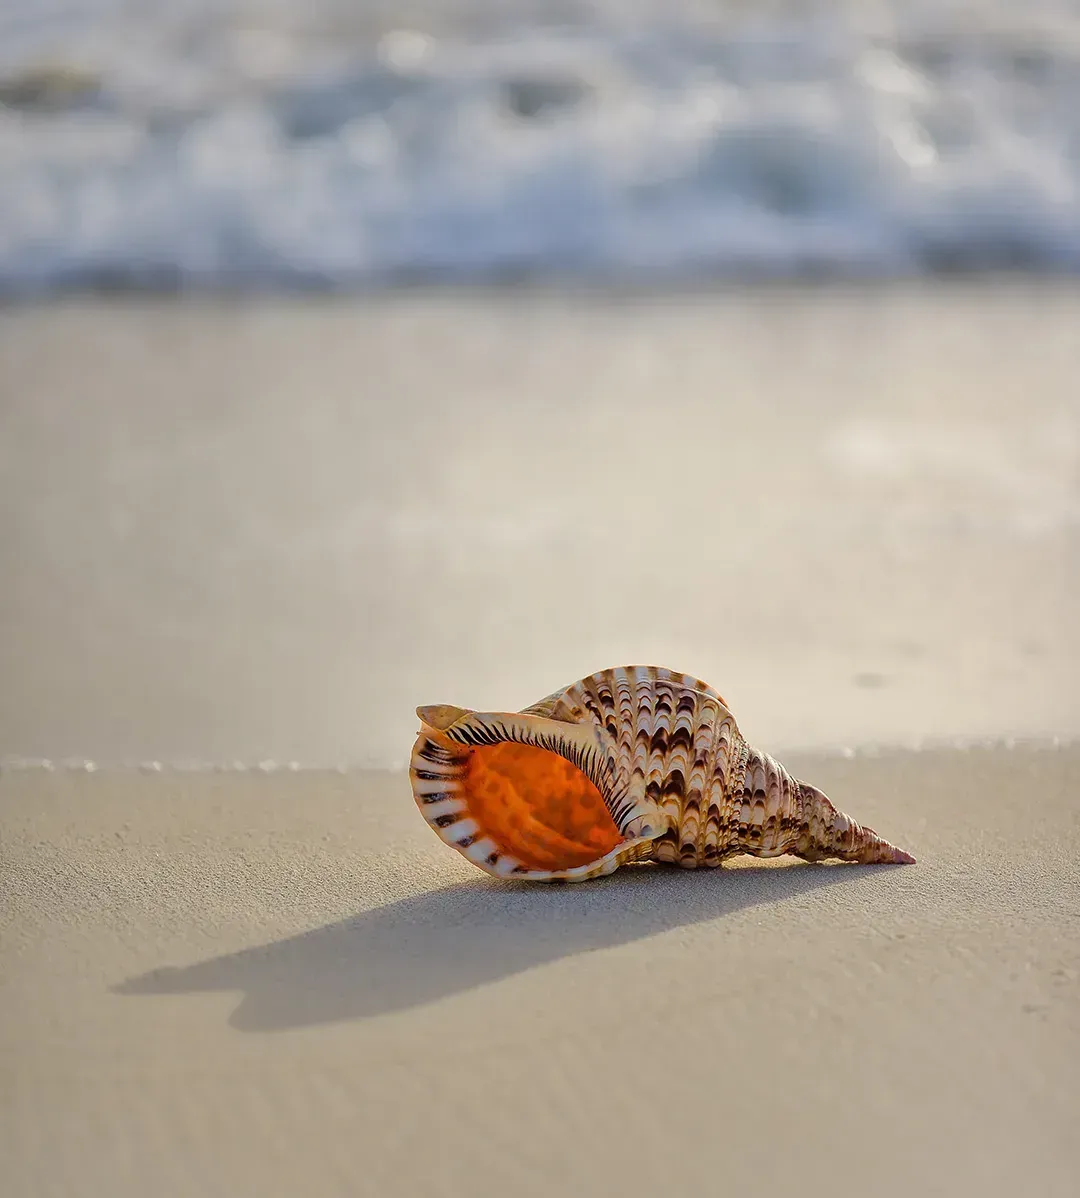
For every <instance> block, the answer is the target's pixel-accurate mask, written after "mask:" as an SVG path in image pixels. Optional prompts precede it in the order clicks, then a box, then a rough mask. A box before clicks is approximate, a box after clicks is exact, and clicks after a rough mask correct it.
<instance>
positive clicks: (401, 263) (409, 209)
mask: <svg viewBox="0 0 1080 1198" xmlns="http://www.w3.org/2000/svg"><path fill="white" fill-rule="evenodd" d="M869 7H870V6H855V5H847V4H843V3H838V4H837V5H836V7H835V9H834V11H833V15H832V16H831V17H830V18H826V17H822V16H820V15H817V16H808V15H806V14H805V11H804V9H803V7H802V6H799V5H792V6H791V11H790V12H789V13H788V14H787V15H783V13H781V15H777V16H773V17H770V18H769V19H765V18H757V19H755V20H753V21H748V20H747V18H746V16H745V13H744V12H742V11H741V10H740V9H739V8H738V6H736V8H734V9H732V10H731V11H730V12H727V11H726V10H719V11H714V10H715V6H705V7H704V8H702V6H700V5H695V4H693V3H692V2H691V0H682V2H681V3H679V4H666V3H661V0H655V3H654V4H652V5H640V6H637V10H636V11H637V12H638V13H639V14H641V13H644V14H645V15H644V17H640V18H639V19H638V20H637V22H636V23H635V24H633V25H632V26H631V25H629V24H627V21H626V20H624V19H618V18H617V16H616V15H615V14H618V12H619V11H620V8H619V6H617V5H616V6H611V5H607V4H604V3H602V2H601V0H593V3H591V4H586V3H584V2H582V3H580V4H578V5H576V6H575V11H576V17H577V23H576V24H572V25H568V26H566V27H563V28H560V29H552V28H547V27H541V26H540V25H538V24H537V22H536V21H535V19H533V18H535V16H536V12H535V11H534V10H536V6H535V5H529V4H528V3H526V2H525V0H519V3H518V4H517V6H516V11H517V20H516V24H515V22H514V19H513V13H514V11H515V10H514V9H513V8H506V9H505V11H502V10H500V8H499V6H495V7H494V8H491V9H490V12H489V20H490V22H491V24H492V27H493V28H494V25H495V21H496V18H498V20H499V26H498V28H499V29H500V31H501V30H503V29H505V28H506V27H507V26H508V25H509V26H510V27H511V28H512V29H513V33H512V35H505V34H504V33H502V32H499V33H498V34H496V33H495V32H488V33H485V32H483V29H482V27H481V28H480V30H479V31H478V30H477V26H476V24H475V22H473V23H471V24H467V23H466V21H465V19H464V18H465V16H466V15H468V14H469V13H474V12H475V10H476V5H475V3H472V4H467V3H465V0H459V4H458V5H457V10H459V11H460V13H461V20H459V21H458V22H457V23H456V24H455V21H454V20H453V16H452V14H453V13H454V11H456V10H455V6H454V5H452V4H450V5H443V6H442V7H438V6H437V7H436V8H433V10H432V13H433V15H432V19H431V24H432V29H433V30H435V31H436V33H441V36H436V34H435V33H427V32H422V31H411V30H394V29H393V28H392V27H389V28H387V27H385V22H384V23H383V24H382V25H380V23H379V22H378V21H376V20H375V17H374V15H373V16H372V17H371V20H370V22H369V24H370V26H371V28H367V27H366V26H365V27H364V28H363V29H360V28H357V29H354V30H351V31H350V33H349V35H348V36H344V35H343V34H342V31H341V21H342V20H344V17H343V16H342V14H341V10H340V9H339V8H337V7H335V6H334V5H330V4H325V3H324V4H317V5H315V6H314V8H313V9H312V10H311V11H310V12H309V11H308V9H307V6H300V4H299V0H293V3H283V4H282V5H280V6H278V7H276V8H275V9H274V10H273V11H272V12H268V13H266V14H264V16H263V17H262V23H261V26H260V28H258V29H255V30H252V29H245V28H242V27H236V26H233V25H230V24H229V23H228V22H227V21H226V20H225V16H224V15H223V10H220V8H219V6H216V5H214V4H210V3H207V2H206V0H199V3H196V2H195V0H186V2H185V3H183V4H179V5H171V6H167V5H165V4H164V2H163V0H162V2H161V3H147V4H146V5H143V6H141V11H140V14H139V16H138V17H137V18H133V17H132V14H131V12H130V11H126V10H125V9H124V7H123V6H120V5H119V4H116V3H111V2H109V0H96V3H91V4H87V5H84V6H82V8H81V10H80V12H79V14H78V15H76V14H75V13H73V12H68V11H66V9H65V8H63V7H61V8H59V9H57V11H55V12H53V11H51V9H50V6H49V5H48V4H45V3H44V2H43V3H41V4H40V6H39V7H38V9H37V16H36V18H34V19H31V18H29V17H27V16H26V14H25V5H23V4H22V3H21V0H0V31H2V34H3V35H2V36H0V44H2V45H3V50H2V51H0V82H2V81H5V80H6V81H7V84H8V94H9V96H11V97H12V99H11V103H10V105H9V107H8V108H6V109H5V108H0V290H7V291H9V292H23V291H32V290H35V289H40V288H48V287H50V286H59V285H64V284H68V283H80V284H86V283H93V282H100V281H102V280H110V281H120V282H124V283H127V284H133V285H139V284H156V283H162V282H169V283H183V284H187V285H191V286H205V287H218V286H225V285H230V284H235V283H245V284H254V285H270V284H273V285H292V284H316V285H319V284H326V285H344V284H371V283H379V282H384V281H388V280H390V281H392V280H398V279H403V278H418V277H419V278H433V279H472V278H478V277H479V278H485V277H492V276H500V275H505V274H506V273H507V272H518V271H525V272H529V271H533V272H538V273H540V274H544V273H555V274H563V275H567V274H576V275H582V274H584V275H589V276H596V277H613V276H614V277H624V278H625V277H630V278H656V277H667V276H672V275H675V276H680V275H687V274H697V273H705V272H716V271H720V272H730V271H740V272H750V273H757V274H779V273H790V272H791V271H793V270H803V269H810V268H813V269H817V270H821V271H825V272H843V273H849V274H850V273H855V274H863V275H866V274H890V273H910V272H918V271H926V270H935V269H940V268H954V267H959V268H964V267H969V268H977V267H992V268H993V267H1005V266H1015V265H1022V266H1025V267H1027V268H1030V269H1033V270H1044V271H1064V270H1070V271H1071V270H1076V269H1077V268H1080V14H1078V13H1077V12H1076V10H1075V6H1073V5H1071V4H1069V3H1067V2H1066V0H1058V2H1057V3H1042V4H1037V3H1034V4H1030V5H1027V6H1025V7H1024V9H1023V14H1022V16H1021V15H1019V10H1018V9H1017V8H1016V6H1006V5H1003V4H1002V3H999V2H998V0H982V3H981V4H979V5H977V6H976V7H977V9H978V12H976V13H975V15H974V16H972V15H971V14H969V16H968V19H967V20H965V21H963V22H959V21H953V22H949V20H948V17H949V12H948V7H949V6H941V9H940V11H932V10H930V9H927V10H926V11H923V10H922V9H920V8H919V6H912V5H911V4H907V3H904V4H901V3H900V0H893V4H892V7H891V10H890V8H889V7H884V8H882V7H880V6H875V8H876V10H877V14H878V17H877V18H876V19H875V23H873V24H871V23H870V19H869V17H868V16H867V15H865V14H864V13H863V8H869ZM481 8H483V6H481ZM706 10H708V11H710V12H711V14H712V15H711V18H710V19H709V20H708V21H705V19H704V17H703V16H702V13H703V12H705V11H706ZM389 11H390V10H387V12H389ZM484 11H488V10H487V9H484ZM537 11H538V10H537ZM198 12H204V15H203V16H202V17H201V18H200V19H196V16H195V14H197V13H198ZM206 13H209V14H210V15H205V14H206ZM882 13H884V19H881V14H882ZM448 14H449V15H448ZM383 16H386V13H383ZM976 18H977V19H976ZM357 21H359V18H357ZM361 24H362V22H361ZM301 26H302V27H303V28H301ZM192 29H195V30H197V31H198V30H201V31H202V32H203V34H204V36H202V37H193V36H192ZM118 30H122V36H121V34H120V33H119V32H117V31H118ZM380 30H381V36H380ZM46 63H48V64H59V65H60V66H61V67H64V68H66V69H67V70H68V86H69V93H70V94H69V96H68V98H67V99H63V98H62V96H61V94H60V93H61V92H62V90H63V87H62V86H61V85H60V84H57V83H56V82H55V80H54V84H53V91H52V93H51V95H52V99H49V98H48V96H47V95H46V93H47V92H48V88H46V87H45V86H44V85H43V83H42V76H41V74H40V68H41V67H42V65H43V64H46ZM76 70H82V71H85V72H86V73H87V80H88V82H85V83H84V84H82V85H79V86H76V87H74V90H73V91H72V89H71V86H70V83H71V79H72V78H74V72H75V71H76ZM35 71H38V75H37V76H35V75H34V72H35ZM35 78H36V80H37V82H36V83H35ZM16 83H18V84H20V86H19V87H16V86H15V84H16ZM80 87H81V90H80Z"/></svg>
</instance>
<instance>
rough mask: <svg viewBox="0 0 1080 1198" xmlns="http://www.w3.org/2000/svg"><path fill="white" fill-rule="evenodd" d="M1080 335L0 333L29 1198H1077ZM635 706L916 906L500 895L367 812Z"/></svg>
mask: <svg viewBox="0 0 1080 1198" xmlns="http://www.w3.org/2000/svg"><path fill="white" fill-rule="evenodd" d="M1078 328H1080V292H1078V291H1077V290H1076V289H1075V288H1071V289H1070V288H1060V289H1053V288H1024V287H1018V286H1011V285H1010V286H1007V287H1006V286H1002V287H997V288H989V289H981V288H965V287H945V286H939V287H937V288H918V287H911V288H907V287H900V288H892V289H881V290H875V289H862V290H860V289H843V288H836V289H821V290H815V289H802V290H799V289H781V288H777V289H771V290H770V289H759V290H753V291H731V292H721V293H719V294H710V295H704V294H702V295H683V296H668V297H657V296H643V295H624V296H611V295H607V296H588V295H577V296H574V295H561V296H557V295H550V294H549V295H529V294H528V293H514V292H507V293H505V294H480V293H477V294H473V295H470V296H453V295H441V296H439V295H435V296H432V295H401V296H397V297H395V298H393V299H388V300H383V301H379V302H375V301H371V302H354V301H330V300H326V301H318V302H300V301H297V302H295V303H288V304H285V303H281V302H256V303H227V302H222V303H219V304H206V303H190V304H184V303H181V304H174V303H155V304H145V303H136V302H131V301H117V302H115V303H102V302H97V303H91V302H85V303H83V302H80V303H72V304H68V305H60V306H56V307H49V308H42V309H36V310H35V309H9V310H6V311H0V574H2V578H3V585H2V586H0V678H2V680H3V682H2V685H0V760H2V761H6V763H7V764H6V767H5V768H3V769H0V1179H2V1181H0V1194H2V1195H3V1198H50V1196H53V1195H63V1196H68V1195H73V1196H77V1198H86V1196H91V1198H97V1196H98V1195H100V1196H102V1198H136V1196H138V1198H143V1196H145V1195H150V1194H152V1195H155V1198H157V1196H163V1198H171V1196H173V1195H176V1196H178V1198H179V1196H182V1198H187V1196H189V1195H191V1196H198V1198H205V1196H207V1195H216V1194H222V1195H224V1194H228V1195H230V1198H235V1196H246V1195H253V1196H254V1195H258V1196H259V1198H268V1196H274V1195H283V1196H284V1195H288V1196H295V1195H301V1194H303V1195H338V1194H340V1195H349V1196H357V1195H359V1196H366V1195H371V1196H372V1198H382V1196H384V1195H385V1196H387V1198H413V1196H414V1195H425V1196H426V1195H434V1196H440V1198H441V1196H447V1198H456V1196H458V1195H461V1196H462V1198H466V1196H467V1198H484V1196H486V1195H495V1194H500V1195H506V1194H512V1195H521V1196H524V1198H528V1196H529V1195H533V1194H536V1195H540V1194H548V1193H550V1192H552V1190H554V1189H558V1190H559V1191H561V1192H563V1193H571V1194H588V1195H599V1196H601V1198H603V1196H606V1195H611V1196H612V1198H615V1196H619V1198H628V1196H632V1195H638V1194H640V1195H646V1194H649V1195H652V1194H656V1193H658V1192H673V1193H680V1194H681V1193H686V1194H690V1193H693V1194H725V1193H728V1192H732V1193H745V1194H758V1193H764V1194H772V1193H791V1192H798V1193H800V1194H804V1195H817V1194H821V1195H829V1196H831V1198H840V1196H843V1195H847V1194H852V1195H854V1194H872V1195H884V1196H889V1195H894V1194H895V1195H901V1194H903V1195H904V1196H905V1198H907V1196H909V1195H911V1194H912V1193H916V1194H948V1195H954V1194H967V1193H978V1194H981V1195H990V1196H993V1195H998V1194H1000V1195H1009V1196H1010V1198H1013V1196H1014V1195H1016V1194H1018V1193H1020V1194H1032V1195H1039V1198H1055V1196H1056V1195H1072V1194H1074V1193H1075V1189H1076V1177H1077V1174H1078V1169H1080V1143H1078V1141H1077V1137H1076V1134H1075V1126H1076V1114H1077V1111H1078V1110H1080V866H1078V864H1077V862H1078V859H1080V802H1078V795H1080V740H1078V738H1080V683H1078V681H1077V677H1076V662H1077V660H1078V655H1080V620H1077V618H1076V601H1075V597H1076V594H1077V591H1078V584H1080V538H1078V536H1077V530H1078V528H1080V411H1078V408H1080V392H1078V391H1077V387H1076V379H1077V378H1078V377H1080V337H1078V336H1077V333H1076V330H1077V329H1078ZM634 661H654V662H658V663H660V664H666V665H670V666H674V667H677V668H681V669H687V670H691V671H693V672H695V673H697V674H699V675H701V676H703V677H705V678H707V679H708V680H709V681H710V682H713V683H714V684H715V685H716V686H717V687H718V688H719V689H720V690H721V691H722V692H723V693H724V694H725V695H726V696H727V698H728V699H729V701H730V702H731V705H732V707H733V709H734V710H735V712H736V714H737V715H738V717H739V720H740V723H741V725H742V727H743V729H744V731H745V732H746V734H747V735H748V737H750V738H751V739H752V740H753V741H754V742H755V743H757V744H758V745H760V746H761V747H762V748H766V749H769V750H772V751H775V752H776V753H777V754H778V755H779V756H781V757H782V759H784V760H785V761H786V763H787V764H788V765H789V766H790V767H791V768H792V769H793V770H795V771H796V772H797V773H798V774H799V775H800V776H802V777H804V778H806V779H807V780H809V781H812V782H814V783H815V784H817V785H819V786H821V787H822V788H823V789H825V790H826V791H827V792H828V793H830V794H831V796H832V797H833V798H834V799H835V800H836V801H837V803H838V804H839V805H840V806H841V807H843V808H844V809H846V810H847V811H849V812H850V813H851V814H852V815H854V816H855V817H857V818H858V819H860V820H862V821H864V822H867V823H869V824H871V825H873V826H874V827H875V828H876V829H877V830H878V831H879V832H880V833H881V834H882V835H884V836H887V837H888V838H889V839H890V840H892V841H894V842H895V843H896V844H898V845H900V846H902V847H904V848H906V849H909V850H910V851H912V852H914V853H915V855H916V856H917V858H918V864H917V865H915V866H910V867H902V868H889V867H874V868H858V867H846V866H827V865H817V866H810V865H805V864H801V863H794V862H788V861H779V862H775V863H770V864H768V865H762V864H755V863H754V862H751V861H743V862H741V863H739V864H738V865H736V866H733V867H730V868H725V869H724V870H722V871H719V872H701V873H686V874H684V873H681V872H679V871H667V870H660V869H643V870H632V871H625V870H624V871H621V872H620V873H619V874H617V875H615V876H614V877H613V878H610V879H607V880H604V881H602V882H597V883H593V884H589V885H587V886H584V887H576V888H562V889H559V888H556V889H553V888H536V887H533V888H530V887H522V886H515V885H512V884H507V883H496V882H494V881H493V880H489V879H487V878H485V876H484V875H482V874H480V873H478V872H476V871H474V870H472V869H471V867H469V866H468V865H467V864H466V863H465V862H464V861H462V860H461V859H460V858H458V857H457V856H456V855H455V854H453V853H452V852H450V851H449V850H448V849H446V848H445V847H444V846H442V845H441V844H440V843H439V842H438V841H437V839H436V838H435V837H434V836H433V835H432V834H431V832H430V830H429V829H427V828H426V827H425V826H424V824H423V821H422V820H421V818H420V816H419V815H418V813H417V812H416V811H415V809H414V807H413V805H412V801H411V798H410V796H409V792H408V784H407V781H406V779H405V777H404V775H403V774H402V773H401V772H400V771H398V772H393V771H392V770H390V769H379V770H370V769H363V768H360V767H361V766H362V765H363V764H364V763H373V764H377V765H380V766H388V767H389V766H393V765H394V764H395V763H396V762H400V761H402V760H403V759H404V758H405V757H406V755H407V753H408V749H409V746H410V744H411V740H412V736H413V733H414V731H415V727H416V724H415V719H414V717H413V714H412V709H413V707H414V706H415V705H416V704H417V703H427V702H438V701H450V702H456V703H467V704H470V705H474V706H485V707H517V706H520V705H522V704H524V703H528V702H530V701H532V700H534V699H536V698H539V697H540V696H541V695H543V694H545V693H547V692H549V691H551V690H552V689H554V688H555V687H557V686H559V685H562V684H565V683H568V682H570V681H571V680H572V679H574V678H577V677H580V676H581V675H582V674H585V673H587V672H589V671H591V670H593V669H597V668H601V667H604V666H608V665H614V664H618V663H629V662H634ZM875 745H876V746H879V747H877V748H874V746H875ZM845 746H847V747H848V748H847V752H846V754H845V752H842V751H841V750H842V749H843V748H844V747H845ZM889 746H892V747H889ZM918 746H922V747H921V748H920V747H918ZM33 757H43V758H49V759H53V760H54V761H59V760H61V759H64V758H68V757H76V758H88V759H92V760H93V761H94V762H95V763H96V764H97V767H98V768H96V769H95V770H93V771H82V770H75V769H68V768H63V767H57V768H51V769H43V768H26V767H25V764H19V760H20V759H25V758H33ZM264 759H268V760H269V762H276V763H278V766H273V765H271V764H267V765H266V768H265V769H257V768H253V767H254V765H255V763H258V762H260V761H262V760H264ZM141 760H146V761H147V762H152V768H151V767H150V766H148V767H147V768H144V769H141V770H140V769H134V768H124V767H123V763H124V762H130V761H136V762H137V761H141ZM184 760H190V761H193V762H197V763H198V762H201V763H219V764H220V763H227V762H230V761H233V760H239V761H241V762H245V763H247V765H248V766H249V767H252V768H246V769H243V770H224V769H220V768H218V769H215V768H193V769H181V768H177V767H176V763H177V762H181V761H184ZM290 761H293V762H296V763H297V765H298V767H302V768H296V769H289V768H285V763H288V762H290ZM339 762H340V763H345V764H347V765H348V766H349V768H348V769H346V770H343V771H341V772H338V771H336V770H335V769H333V768H315V767H332V766H334V765H335V764H336V763H339Z"/></svg>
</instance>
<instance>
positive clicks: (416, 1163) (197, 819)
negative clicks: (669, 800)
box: [0, 748, 1080, 1198]
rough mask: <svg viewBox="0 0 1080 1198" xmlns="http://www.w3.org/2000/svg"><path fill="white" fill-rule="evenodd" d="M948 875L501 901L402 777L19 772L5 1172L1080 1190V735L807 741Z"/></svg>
mask: <svg viewBox="0 0 1080 1198" xmlns="http://www.w3.org/2000/svg"><path fill="white" fill-rule="evenodd" d="M791 765H792V766H793V767H794V768H796V769H797V770H798V771H799V772H800V773H801V774H802V776H804V777H808V778H811V779H813V780H814V781H815V782H819V783H821V784H822V786H824V787H825V788H826V789H828V790H829V791H830V792H831V793H832V794H833V796H834V797H835V798H836V799H837V800H838V801H839V802H840V803H841V804H842V805H843V806H845V807H846V808H847V809H848V810H850V811H853V812H855V813H857V814H858V815H859V816H860V817H862V818H864V819H866V820H867V821H869V822H871V823H873V824H874V825H875V826H876V827H877V828H878V830H879V831H881V832H883V833H884V834H887V835H888V836H890V837H892V838H893V839H894V840H895V841H897V842H898V843H900V844H902V845H905V846H907V847H908V848H911V849H913V850H914V851H915V852H916V853H917V855H918V857H919V864H918V865H916V866H911V867H865V868H860V867H848V866H809V865H803V864H798V863H795V864H791V865H785V864H783V863H777V864H775V865H773V866H755V865H754V864H753V863H747V864H746V865H745V866H740V867H739V868H731V869H727V868H725V869H724V870H722V871H720V872H704V871H702V872H699V873H685V874H684V873H681V872H679V871H677V870H670V871H668V870H662V869H653V868H646V869H638V870H627V871H622V872H620V873H618V874H616V875H615V876H613V877H612V878H611V879H608V880H606V881H603V882H599V883H595V884H587V885H585V886H581V887H571V888H562V889H552V888H548V887H526V886H520V885H514V884H509V883H497V882H495V881H493V880H488V879H486V878H485V877H484V876H483V875H481V874H479V873H477V872H473V871H472V870H471V867H469V866H468V865H467V864H466V863H465V862H463V861H461V860H460V859H459V858H458V857H457V856H456V855H455V854H453V853H451V852H450V851H449V850H447V849H445V848H444V847H443V846H442V845H440V844H439V843H438V842H437V841H436V840H435V838H434V837H433V836H432V835H431V833H430V831H429V830H428V829H427V828H426V827H425V826H424V825H423V824H422V822H421V820H420V817H419V815H418V814H417V813H416V811H415V809H414V808H413V807H412V803H411V799H410V797H409V794H408V784H407V782H406V780H405V779H404V777H402V776H401V775H385V774H384V775H378V774H374V775H367V774H356V775H352V776H340V775H336V774H334V773H301V774H287V773H281V774H272V775H260V774H257V773H250V774H234V775H229V774H218V775H215V774H194V775H188V776H184V775H178V774H173V775H153V774H148V775H141V774H138V773H127V774H124V773H113V774H91V775H79V774H65V773H63V772H56V773H52V774H48V773H42V772H36V771H27V772H17V773H11V774H8V775H7V776H5V777H4V778H3V780H2V781H0V818H2V824H0V844H2V853H3V862H2V864H3V870H4V874H3V877H4V890H5V892H6V901H5V903H4V906H3V917H2V919H3V923H2V926H0V932H2V937H0V944H2V953H3V955H2V959H0V966H2V967H0V1010H2V1011H3V1019H2V1020H0V1061H2V1074H3V1078H4V1083H3V1118H2V1119H0V1176H3V1177H4V1179H5V1180H4V1184H3V1193H4V1194H5V1195H6V1196H10V1198H45V1196H47V1195H48V1196H51V1195H80V1196H82V1195H103V1196H104V1195H109V1196H115V1198H128V1196H135V1195H150V1194H153V1195H161V1196H171V1195H184V1196H185V1198H186V1196H187V1195H192V1196H194V1195H214V1194H222V1195H224V1194H229V1195H249V1194H250V1195H301V1194H304V1195H306V1194H319V1195H321V1194H342V1195H372V1196H379V1195H395V1196H396V1195H402V1196H412V1195H428V1194H431V1195H461V1196H462V1198H486V1196H488V1195H500V1194H514V1195H540V1194H547V1193H550V1192H551V1191H552V1189H553V1188H558V1189H559V1190H560V1191H561V1192H564V1193H574V1194H597V1195H605V1196H606V1195H611V1196H612V1198H615V1196H623V1195H647V1194H655V1193H661V1192H671V1193H680V1194H723V1193H782V1192H784V1193H786V1192H798V1193H801V1194H821V1195H846V1194H875V1195H893V1194H895V1195H905V1196H906V1195H910V1194H912V1193H915V1194H980V1195H1009V1196H1010V1198H1012V1196H1014V1195H1016V1194H1033V1195H1034V1194H1037V1195H1039V1196H1040V1198H1052V1196H1056V1195H1061V1196H1062V1198H1064V1196H1066V1195H1070V1196H1071V1195H1073V1194H1075V1192H1076V1188H1075V1186H1076V1176H1077V1170H1078V1169H1080V1144H1078V1142H1077V1137H1076V1115H1077V1110H1078V1109H1080V1069H1078V1067H1077V1066H1078V1062H1080V871H1078V866H1077V858H1078V855H1080V806H1078V804H1077V794H1078V792H1080V750H1078V749H1076V748H1072V749H1065V748H1058V749H1050V748H1047V749H1041V750H1037V749H1022V748H1016V749H1013V750H1012V751H1009V750H1007V749H1004V748H999V749H989V748H985V749H971V750H968V751H946V750H942V751H933V752H929V751H928V752H924V753H898V754H886V755H881V756H862V755H857V756H856V757H854V758H853V759H850V760H844V759H840V758H812V757H810V758H808V757H805V756H803V757H797V758H794V759H792V761H791Z"/></svg>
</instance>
